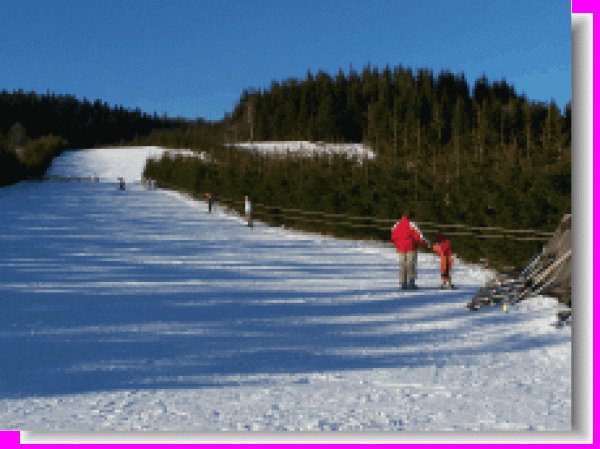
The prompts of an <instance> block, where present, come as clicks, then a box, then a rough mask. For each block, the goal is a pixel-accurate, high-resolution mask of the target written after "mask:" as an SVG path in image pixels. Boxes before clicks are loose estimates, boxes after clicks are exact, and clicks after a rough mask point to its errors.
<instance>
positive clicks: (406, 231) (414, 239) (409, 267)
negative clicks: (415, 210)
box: [392, 211, 430, 290]
mask: <svg viewBox="0 0 600 449" xmlns="http://www.w3.org/2000/svg"><path fill="white" fill-rule="evenodd" d="M410 218H411V213H410V211H407V212H405V213H404V214H403V216H402V218H401V219H400V221H398V222H397V223H396V224H395V225H394V227H393V228H392V242H394V245H395V246H396V249H397V250H398V253H399V254H400V287H401V288H402V289H403V290H406V289H415V288H417V286H416V279H417V246H418V245H419V244H421V245H425V246H427V247H429V246H430V245H429V242H428V241H427V239H426V238H425V237H424V236H423V233H422V232H421V231H420V229H419V228H418V226H417V225H416V224H414V223H413V222H412V221H410Z"/></svg>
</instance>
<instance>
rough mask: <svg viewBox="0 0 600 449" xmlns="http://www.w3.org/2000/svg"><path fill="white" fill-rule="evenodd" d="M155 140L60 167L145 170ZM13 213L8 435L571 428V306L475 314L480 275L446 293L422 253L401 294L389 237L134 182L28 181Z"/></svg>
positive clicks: (2, 349)
mask: <svg viewBox="0 0 600 449" xmlns="http://www.w3.org/2000/svg"><path fill="white" fill-rule="evenodd" d="M158 151H162V150H159V149H156V148H147V149H127V150H125V149H122V150H117V149H111V150H90V151H82V152H70V153H66V154H64V155H63V156H62V157H61V158H60V159H59V160H58V161H56V163H55V165H54V167H53V169H54V170H56V171H57V172H58V173H60V174H61V176H65V177H69V176H72V177H77V176H83V175H84V174H98V175H100V174H104V176H106V177H107V178H108V179H111V180H112V179H114V178H115V177H117V176H127V177H128V179H139V177H140V174H139V172H138V173H135V172H134V167H138V169H141V167H143V161H144V160H145V158H146V157H147V156H148V154H149V153H154V152H158ZM110 154H112V155H113V156H112V157H111V156H110ZM136 158H137V159H136ZM0 222H1V223H2V224H3V225H2V228H1V231H0V300H1V303H2V315H1V319H0V366H1V367H2V368H1V369H0V429H1V428H5V429H6V428H8V429H15V428H16V429H21V430H37V431H65V432H78V431H79V432H81V431H98V430H123V431H127V430H152V431H169V430H170V431H181V432H183V431H187V432H192V431H202V432H215V431H219V430H232V431H237V430H256V431H279V430H299V431H312V430H318V431H334V430H347V431H361V430H368V431H372V430H377V431H404V430H406V431H443V430H459V431H471V430H564V431H567V430H570V426H571V329H570V327H564V328H560V329H557V328H555V327H553V326H552V322H553V321H554V320H555V319H556V318H555V317H556V311H557V309H558V308H559V307H561V306H560V305H559V304H558V303H557V301H555V300H553V299H550V298H535V299H533V300H531V301H526V302H523V303H520V304H518V305H516V306H515V307H511V309H509V310H508V312H507V313H505V312H503V311H502V310H501V309H500V308H494V307H490V308H489V310H481V311H479V312H476V313H474V312H470V311H468V310H467V309H466V308H465V304H466V302H467V301H468V300H469V299H470V298H471V297H472V296H473V294H474V292H475V291H476V290H477V289H478V287H479V286H480V285H482V284H483V282H484V281H485V280H486V279H487V277H488V276H489V273H487V272H485V271H483V270H482V269H480V268H479V267H473V266H469V265H465V264H463V263H461V262H460V261H458V262H457V263H456V265H455V268H454V273H453V280H454V281H455V283H456V284H457V287H458V288H457V289H456V290H452V291H446V290H439V289H438V288H437V286H438V283H439V260H438V259H437V257H435V256H434V255H432V254H430V253H422V254H420V255H419V262H418V285H419V287H420V289H418V290H416V291H399V289H398V266H397V264H398V258H397V254H396V253H395V251H394V249H393V247H392V245H391V244H385V243H375V242H361V241H349V240H337V239H334V238H330V237H324V236H318V235H312V234H305V233H300V232H289V231H287V230H284V229H280V228H270V227H267V226H263V225H261V224H260V223H258V224H257V225H256V226H255V227H254V228H248V227H247V226H245V224H244V222H243V220H242V219H240V218H239V217H237V216H231V215H229V214H228V213H227V212H226V211H224V210H220V209H219V207H218V205H217V208H216V210H215V209H213V213H211V214H209V213H207V207H206V204H204V203H202V202H197V201H192V200H191V199H189V198H187V197H185V196H182V195H180V194H177V193H175V192H168V191H161V190H146V189H145V188H144V186H143V185H142V184H138V183H132V184H128V185H127V189H126V190H124V191H120V190H118V189H117V187H116V186H115V185H114V184H110V183H73V182H64V183H62V182H46V183H39V182H22V183H19V184H16V185H13V186H10V187H6V188H2V189H0Z"/></svg>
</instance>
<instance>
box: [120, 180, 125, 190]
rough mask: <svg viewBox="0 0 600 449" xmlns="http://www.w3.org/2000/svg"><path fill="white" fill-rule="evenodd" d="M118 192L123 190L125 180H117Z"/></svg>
mask: <svg viewBox="0 0 600 449" xmlns="http://www.w3.org/2000/svg"><path fill="white" fill-rule="evenodd" d="M119 190H125V179H123V178H119Z"/></svg>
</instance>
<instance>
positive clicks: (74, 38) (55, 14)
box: [0, 0, 571, 120]
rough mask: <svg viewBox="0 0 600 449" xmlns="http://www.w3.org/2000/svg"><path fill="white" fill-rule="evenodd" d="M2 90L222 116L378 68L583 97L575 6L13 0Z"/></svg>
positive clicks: (506, 0)
mask: <svg viewBox="0 0 600 449" xmlns="http://www.w3.org/2000/svg"><path fill="white" fill-rule="evenodd" d="M0 10H1V11H2V14H1V15H0V89H6V90H9V91H12V90H14V89H24V90H26V91H29V90H34V91H37V92H40V93H45V92H47V91H51V92H55V93H57V94H73V95H75V96H77V97H79V98H83V97H86V98H88V99H91V100H94V99H97V98H99V99H101V100H103V101H107V102H108V103H109V104H111V105H123V106H125V107H128V108H134V107H139V108H141V109H142V110H143V111H146V112H150V113H152V112H157V113H159V114H162V113H166V114H168V115H170V116H182V117H187V118H196V117H201V118H205V119H211V120H212V119H220V118H222V117H223V114H224V113H226V112H228V111H231V110H232V109H233V107H234V106H235V104H236V102H237V100H238V99H239V96H240V94H241V92H242V90H243V89H245V88H265V87H268V86H269V84H270V83H271V81H272V80H283V79H286V78H289V77H297V78H302V77H304V76H305V75H306V72H307V70H309V69H310V70H311V71H313V72H316V71H318V70H320V69H322V70H325V71H326V72H329V73H337V71H338V69H340V68H341V69H343V70H344V71H345V72H347V71H348V69H349V67H350V66H352V67H353V68H354V69H356V70H361V69H362V68H363V67H364V66H365V65H366V64H368V63H371V65H372V66H375V67H381V68H383V67H384V66H385V65H386V64H387V65H390V66H394V65H403V66H404V67H411V68H429V69H432V70H433V71H434V73H438V72H439V71H440V70H450V71H451V72H454V73H464V74H465V76H466V78H467V80H468V81H469V83H470V84H471V85H472V83H473V81H474V80H475V79H477V78H478V77H479V76H481V75H483V74H485V75H486V76H487V77H488V78H489V79H490V80H499V79H502V78H504V79H506V81H508V82H509V83H510V84H514V86H515V88H516V90H517V92H518V93H524V94H525V95H527V97H529V98H530V99H533V100H539V101H550V100H551V99H554V100H555V101H556V102H557V103H558V105H559V106H561V107H562V106H564V105H565V104H566V103H567V102H568V101H570V99H571V27H570V25H571V16H570V2H569V1H565V0H501V1H492V0H420V1H419V0H417V1H408V0H370V1H369V0H299V1H295V0H294V1H292V0H273V1H270V0H210V1H209V0H189V1H186V0H137V1H136V0H101V1H92V0H78V1H73V0H52V1H43V0H37V1H33V0H21V1H17V0H0Z"/></svg>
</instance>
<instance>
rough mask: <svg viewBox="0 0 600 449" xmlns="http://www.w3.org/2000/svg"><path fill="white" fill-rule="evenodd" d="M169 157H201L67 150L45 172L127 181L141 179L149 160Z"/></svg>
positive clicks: (149, 150) (154, 150) (144, 150)
mask: <svg viewBox="0 0 600 449" xmlns="http://www.w3.org/2000/svg"><path fill="white" fill-rule="evenodd" d="M165 152H166V153H167V154H170V155H182V156H198V153H195V152H193V151H191V150H171V149H165V148H161V147H154V146H148V147H110V148H97V149H83V150H74V151H67V152H65V153H64V154H63V156H62V157H59V158H57V159H55V160H54V161H53V163H52V165H51V166H50V168H49V169H48V172H47V173H46V175H47V176H49V177H65V178H68V177H78V178H99V180H100V181H101V182H115V181H116V180H117V178H123V179H124V180H125V181H126V182H135V181H140V180H141V179H142V173H143V171H144V166H145V165H146V160H147V159H148V158H160V157H162V156H163V154H164V153H165Z"/></svg>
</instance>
